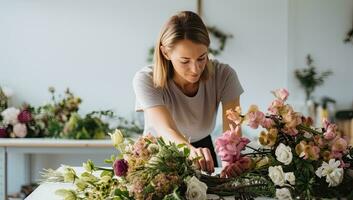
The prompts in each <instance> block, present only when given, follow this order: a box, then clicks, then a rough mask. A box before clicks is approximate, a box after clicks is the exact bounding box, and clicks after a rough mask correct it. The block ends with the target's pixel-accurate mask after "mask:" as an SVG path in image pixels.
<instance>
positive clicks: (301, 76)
mask: <svg viewBox="0 0 353 200" xmlns="http://www.w3.org/2000/svg"><path fill="white" fill-rule="evenodd" d="M313 62H314V61H313V59H312V58H311V56H310V54H308V55H307V57H306V64H307V66H308V68H304V69H302V70H299V69H297V70H295V77H296V78H297V79H298V80H299V82H300V84H301V86H302V87H303V88H304V90H305V95H306V100H308V99H310V98H311V95H312V93H313V92H314V90H315V88H316V87H317V86H320V85H322V84H323V83H324V80H325V78H327V77H328V76H329V75H331V74H332V73H333V72H332V71H330V70H327V71H324V72H321V73H319V72H317V71H316V67H315V66H314V65H313Z"/></svg>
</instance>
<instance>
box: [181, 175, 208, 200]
mask: <svg viewBox="0 0 353 200" xmlns="http://www.w3.org/2000/svg"><path fill="white" fill-rule="evenodd" d="M186 184H187V189H186V199H189V200H205V199H207V185H206V184H205V183H203V182H201V181H199V179H197V178H196V177H195V176H193V177H192V178H190V179H189V180H188V181H187V182H186Z"/></svg>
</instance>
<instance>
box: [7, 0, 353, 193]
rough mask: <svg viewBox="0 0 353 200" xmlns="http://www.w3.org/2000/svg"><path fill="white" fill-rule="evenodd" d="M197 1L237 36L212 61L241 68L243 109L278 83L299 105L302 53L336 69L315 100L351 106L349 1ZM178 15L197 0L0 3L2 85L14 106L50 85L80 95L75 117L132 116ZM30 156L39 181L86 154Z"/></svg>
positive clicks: (39, 97) (262, 102)
mask: <svg viewBox="0 0 353 200" xmlns="http://www.w3.org/2000/svg"><path fill="white" fill-rule="evenodd" d="M203 5H204V6H203V13H204V15H203V18H204V21H205V23H206V24H207V25H209V26H213V25H214V26H217V27H218V28H219V29H221V30H223V31H224V32H226V33H231V34H233V35H234V38H233V39H231V40H230V41H229V42H228V43H227V46H226V49H225V52H224V53H222V54H221V55H220V56H217V59H219V60H221V61H222V62H225V63H228V64H230V65H231V66H232V67H234V68H235V69H236V71H237V72H238V76H239V78H240V81H241V83H242V85H243V87H244V89H245V93H244V94H243V95H242V97H241V104H242V106H243V107H244V109H247V107H248V106H249V105H250V104H253V103H256V104H258V105H259V106H260V108H261V109H263V110H265V109H266V108H267V106H268V105H269V103H270V101H271V100H272V95H271V93H270V91H271V90H273V89H276V88H281V87H286V88H288V89H289V90H290V93H291V96H290V102H291V103H293V104H294V105H295V106H297V107H298V108H301V107H302V104H303V102H304V92H303V90H302V89H301V88H300V87H299V84H298V82H297V81H296V80H295V79H294V75H293V71H294V69H296V68H299V67H305V56H306V55H307V54H308V53H310V54H311V55H312V57H313V58H314V61H315V64H316V66H317V67H318V68H319V70H325V69H332V70H333V71H334V75H332V76H331V77H329V78H328V79H327V81H326V82H325V85H324V86H323V87H321V88H319V89H318V90H317V91H316V92H315V95H316V96H317V97H320V96H322V95H329V96H331V97H333V98H335V99H336V100H337V101H338V103H337V107H338V108H340V109H344V108H350V107H352V100H353V92H352V86H353V79H352V74H353V56H352V55H353V45H352V44H344V43H343V42H342V40H343V38H344V37H345V34H346V32H347V31H348V30H349V29H350V28H351V26H352V20H353V19H352V16H353V0H336V1H331V0H266V1H260V0H247V1H244V0H233V1H226V0H217V1H212V0H204V1H203ZM179 10H194V11H195V10H196V0H194V1H190V0H170V1H165V0H150V1H138V0H129V1H122V0H106V1H97V0H76V1H70V0H63V1H55V0H30V1H27V0H11V1H10V0H0V29H1V30H0V44H1V45H0V85H6V86H9V87H11V88H12V89H13V90H14V91H15V96H14V98H13V101H12V102H13V104H14V105H19V104H20V103H22V102H23V101H27V102H29V103H31V104H33V105H35V106H37V105H41V104H43V103H44V102H46V101H49V100H50V97H49V93H48V92H47V88H48V86H54V87H56V88H57V91H58V92H59V93H63V91H64V89H65V88H66V87H70V88H71V89H72V91H73V92H74V93H75V94H77V95H78V96H80V97H82V99H83V103H82V107H81V111H80V112H81V113H87V112H90V111H92V110H99V109H113V110H114V111H116V112H117V114H118V115H121V116H124V117H127V118H131V117H132V116H134V115H135V114H134V111H133V108H134V94H133V90H132V85H131V80H132V77H133V75H134V73H135V72H136V71H137V70H138V69H139V68H141V67H143V66H145V65H147V64H149V63H148V62H147V52H148V49H149V48H150V47H151V46H152V45H153V44H154V41H155V40H156V38H157V36H158V33H159V30H160V28H161V26H162V25H163V23H164V22H165V21H166V19H167V18H168V17H169V16H170V15H172V14H173V13H175V12H176V11H179ZM212 45H216V44H212ZM216 132H217V133H219V129H218V130H216ZM245 132H246V133H248V134H252V132H249V131H248V130H245ZM9 157H10V158H9V160H10V165H11V171H10V175H9V177H14V178H13V179H12V180H11V185H10V186H9V192H14V191H17V190H18V185H19V184H20V183H21V181H22V180H21V176H11V173H12V174H13V173H16V172H17V174H21V171H24V170H25V169H23V165H22V164H21V160H22V159H20V157H21V156H19V155H10V156H9ZM81 158H82V159H81ZM90 158H93V160H95V161H97V162H98V161H101V160H102V156H98V155H97V156H96V157H94V156H93V157H92V156H91V157H90ZM34 160H36V161H38V162H35V163H34V164H33V163H32V168H33V170H32V173H34V175H33V177H36V176H37V171H38V169H40V168H41V164H38V163H41V162H39V161H40V160H41V161H43V162H42V163H44V164H45V166H43V167H54V168H55V167H58V166H57V163H67V164H71V165H81V163H82V162H83V161H85V160H86V158H84V157H79V156H76V155H72V156H65V157H64V156H52V155H51V156H47V155H43V156H36V157H35V158H34ZM59 161H60V162H59ZM44 164H43V165H44ZM50 164H52V165H50ZM22 182H23V181H22Z"/></svg>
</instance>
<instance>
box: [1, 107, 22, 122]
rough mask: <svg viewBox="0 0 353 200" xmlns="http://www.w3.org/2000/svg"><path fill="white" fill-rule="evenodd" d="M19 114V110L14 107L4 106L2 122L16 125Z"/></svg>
mask: <svg viewBox="0 0 353 200" xmlns="http://www.w3.org/2000/svg"><path fill="white" fill-rule="evenodd" d="M19 114H20V110H19V109H17V108H14V107H11V108H6V109H5V110H4V111H2V113H1V115H2V118H3V119H2V121H3V123H4V124H12V125H16V124H17V123H18V119H17V116H18V115H19Z"/></svg>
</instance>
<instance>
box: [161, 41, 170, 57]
mask: <svg viewBox="0 0 353 200" xmlns="http://www.w3.org/2000/svg"><path fill="white" fill-rule="evenodd" d="M160 49H161V52H162V54H163V56H164V58H165V59H167V60H170V57H169V55H168V52H167V49H166V48H165V46H162V45H161V46H160Z"/></svg>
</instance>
